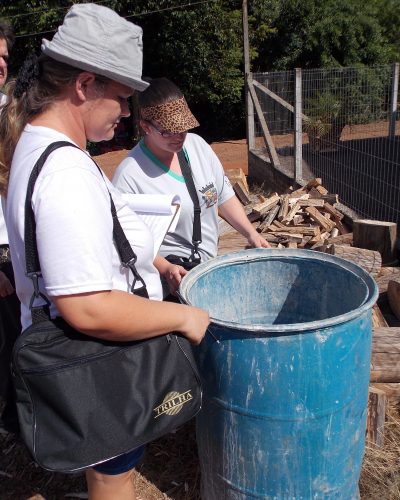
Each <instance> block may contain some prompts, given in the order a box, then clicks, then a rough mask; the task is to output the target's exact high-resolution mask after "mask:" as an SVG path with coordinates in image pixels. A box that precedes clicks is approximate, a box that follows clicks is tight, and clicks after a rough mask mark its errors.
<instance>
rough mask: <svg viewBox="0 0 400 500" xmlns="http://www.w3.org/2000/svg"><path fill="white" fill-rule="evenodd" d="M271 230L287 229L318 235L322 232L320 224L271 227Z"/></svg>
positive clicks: (291, 231) (308, 234) (286, 230)
mask: <svg viewBox="0 0 400 500" xmlns="http://www.w3.org/2000/svg"><path fill="white" fill-rule="evenodd" d="M270 231H272V232H279V231H285V232H287V233H292V234H293V233H299V234H302V235H304V236H317V235H318V234H319V233H320V229H319V227H318V226H286V227H285V229H282V228H277V227H271V228H270Z"/></svg>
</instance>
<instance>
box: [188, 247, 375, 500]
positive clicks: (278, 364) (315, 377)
mask: <svg viewBox="0 0 400 500" xmlns="http://www.w3.org/2000/svg"><path fill="white" fill-rule="evenodd" d="M290 280H292V282H291V281H290ZM306 285H307V286H306ZM311 285H313V286H311ZM321 290H322V292H321V293H318V292H319V291H321ZM180 294H181V296H182V300H183V301H184V302H187V303H190V304H193V305H196V306H199V307H205V308H206V309H208V310H209V311H210V315H211V317H212V323H211V327H210V328H211V331H212V334H213V336H214V337H216V338H217V339H219V340H220V342H219V343H218V342H216V341H215V339H214V338H213V337H212V336H211V335H206V338H205V340H204V341H203V342H202V344H201V345H200V346H199V347H198V348H197V349H196V351H197V356H198V361H199V367H200V371H201V373H202V377H203V385H204V406H203V410H202V411H201V412H200V414H199V416H198V419H197V441H198V448H199V458H200V465H201V473H202V498H203V499H204V500H245V499H252V498H263V499H270V500H273V499H277V500H290V499H295V500H302V499H304V500H309V499H318V500H322V499H323V500H328V499H339V500H351V499H357V498H358V478H359V473H360V469H361V462H362V456H363V449H364V428H365V421H366V407H367V397H368V382H369V367H370V351H371V330H372V328H371V308H372V305H373V303H374V302H375V300H376V298H377V294H378V292H377V287H376V284H375V282H374V281H373V279H372V278H371V277H370V276H369V275H368V274H367V273H365V272H364V271H363V270H362V269H361V268H359V267H358V266H355V265H353V264H352V263H350V262H346V261H343V260H342V259H338V258H336V257H334V256H328V255H325V254H319V253H317V252H312V251H309V250H307V251H302V250H288V249H286V250H280V251H277V250H269V249H254V250H249V251H242V252H236V253H232V254H226V255H224V256H221V257H217V258H216V259H213V260H212V261H209V262H208V263H204V264H200V265H199V266H198V267H197V268H195V269H194V270H192V271H191V272H190V273H189V274H188V275H187V276H185V278H184V280H183V282H182V285H181V289H180ZM215 297H218V301H216V300H215ZM310 303H311V305H310ZM349 464H351V467H350V466H349Z"/></svg>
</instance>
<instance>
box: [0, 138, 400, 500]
mask: <svg viewBox="0 0 400 500" xmlns="http://www.w3.org/2000/svg"><path fill="white" fill-rule="evenodd" d="M353 133H360V134H362V133H363V132H362V131H355V130H353V131H352V138H354V135H353ZM289 140H290V141H291V140H292V139H291V137H289V136H281V137H280V143H279V144H277V146H278V145H279V146H283V145H286V144H287V141H289ZM212 148H213V149H214V151H215V152H216V154H217V155H218V157H219V158H220V160H221V162H222V164H223V166H224V168H225V169H229V168H242V169H243V171H244V173H245V174H247V172H248V164H247V146H246V140H244V139H243V140H235V141H226V142H218V143H213V144H212ZM126 154H127V150H120V151H112V152H109V153H105V154H102V155H99V156H97V157H96V160H97V161H98V163H99V164H100V166H101V167H102V168H103V169H104V171H105V173H106V174H107V176H108V177H110V178H111V177H112V174H113V171H114V169H115V167H116V166H117V165H118V164H119V162H120V161H121V160H122V159H123V158H124V157H125V156H126ZM373 470H374V468H373ZM199 478H200V470H199V464H198V457H197V447H196V440H195V428H194V423H193V422H189V423H188V424H186V425H185V426H183V427H182V428H180V429H178V430H177V432H176V433H174V434H169V435H167V436H165V437H164V438H161V439H159V440H157V441H155V442H153V443H151V444H150V445H149V446H148V447H147V453H146V455H145V459H144V462H143V463H142V464H141V466H140V467H139V468H138V470H137V471H136V473H135V479H134V480H135V483H136V487H137V491H138V499H137V500H168V499H170V500H199V499H200V493H199ZM384 491H385V490H384ZM383 497H384V495H383V496H382V495H379V496H378V497H377V496H371V497H370V496H367V495H365V496H363V498H365V499H366V500H367V499H368V500H373V499H374V498H383ZM66 498H67V499H72V500H73V499H82V498H87V493H86V486H85V480H84V477H83V475H82V474H77V475H64V474H55V473H50V472H46V471H43V470H42V469H40V468H39V467H38V466H37V465H36V464H35V463H34V462H33V461H32V460H31V458H30V456H29V454H28V452H27V451H26V449H25V447H24V446H23V445H22V443H21V442H20V441H18V440H16V439H14V437H13V436H12V435H10V434H7V433H5V432H4V431H2V430H1V429H0V500H28V499H29V500H61V499H66ZM386 498H390V499H392V498H399V497H395V496H387V497H386Z"/></svg>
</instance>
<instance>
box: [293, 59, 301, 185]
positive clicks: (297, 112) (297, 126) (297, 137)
mask: <svg viewBox="0 0 400 500" xmlns="http://www.w3.org/2000/svg"><path fill="white" fill-rule="evenodd" d="M302 107H303V104H302V98H301V68H296V69H295V92H294V130H295V133H294V149H295V181H296V182H298V183H299V182H300V181H301V180H302V179H303V153H302V146H303V144H302V143H303V130H302Z"/></svg>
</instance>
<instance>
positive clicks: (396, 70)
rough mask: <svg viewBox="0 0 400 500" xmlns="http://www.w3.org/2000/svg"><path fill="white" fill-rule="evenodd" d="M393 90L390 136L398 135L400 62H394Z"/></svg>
mask: <svg viewBox="0 0 400 500" xmlns="http://www.w3.org/2000/svg"><path fill="white" fill-rule="evenodd" d="M392 75H393V76H392V91H391V93H390V110H389V137H394V136H395V135H396V115H397V94H398V89H399V63H394V64H393V74H392Z"/></svg>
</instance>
